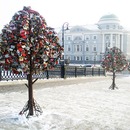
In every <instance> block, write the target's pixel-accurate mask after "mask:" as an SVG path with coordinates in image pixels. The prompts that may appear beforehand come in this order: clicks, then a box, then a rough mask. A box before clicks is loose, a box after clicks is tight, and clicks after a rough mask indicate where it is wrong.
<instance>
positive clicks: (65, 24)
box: [62, 22, 69, 60]
mask: <svg viewBox="0 0 130 130" xmlns="http://www.w3.org/2000/svg"><path fill="white" fill-rule="evenodd" d="M68 25H69V23H68V22H65V23H64V24H63V25H62V47H63V48H64V41H65V40H64V38H65V31H66V30H69V28H68ZM65 26H66V28H65ZM64 53H65V48H64ZM64 58H65V55H63V60H64Z"/></svg>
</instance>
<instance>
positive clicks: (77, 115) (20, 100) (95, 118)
mask: <svg viewBox="0 0 130 130" xmlns="http://www.w3.org/2000/svg"><path fill="white" fill-rule="evenodd" d="M91 78H93V77H91ZM91 78H88V79H89V80H90V81H88V82H87V78H86V82H82V80H81V81H80V80H79V83H76V84H70V85H61V86H58V87H51V86H50V87H43V88H41V87H40V89H34V98H35V100H36V101H37V103H38V104H39V105H40V106H41V108H42V110H43V114H42V115H40V116H38V117H31V118H29V119H27V118H26V117H25V116H24V115H22V116H21V115H18V113H19V112H20V111H21V110H22V108H23V106H24V105H25V103H26V101H27V99H28V92H27V91H23V90H19V91H16V92H12V91H11V92H10V91H9V92H4V93H2V92H1V93H0V130H130V77H129V76H125V77H122V76H119V77H117V78H116V85H117V87H118V88H119V89H115V90H110V89H109V86H110V85H111V82H112V80H111V77H110V76H109V77H104V78H102V79H101V80H100V77H95V79H96V78H97V79H99V80H96V81H93V80H92V81H91ZM77 79H82V77H81V78H75V81H76V80H77ZM65 80H66V81H67V80H68V82H69V79H65ZM42 82H43V86H44V82H47V81H42ZM48 82H49V80H48ZM55 82H58V81H57V80H56V79H55ZM61 82H64V80H61ZM40 85H41V84H40ZM54 86H55V85H54Z"/></svg>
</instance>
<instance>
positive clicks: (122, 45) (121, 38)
mask: <svg viewBox="0 0 130 130" xmlns="http://www.w3.org/2000/svg"><path fill="white" fill-rule="evenodd" d="M120 41H121V51H123V49H124V48H123V34H121V40H120Z"/></svg>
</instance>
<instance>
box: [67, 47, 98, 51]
mask: <svg viewBox="0 0 130 130" xmlns="http://www.w3.org/2000/svg"><path fill="white" fill-rule="evenodd" d="M73 47H74V52H81V51H83V49H82V48H83V46H82V45H74V46H73ZM71 49H72V48H71V47H70V45H66V51H72V50H71ZM85 51H97V47H96V46H93V47H92V50H90V47H89V46H88V45H86V47H85Z"/></svg>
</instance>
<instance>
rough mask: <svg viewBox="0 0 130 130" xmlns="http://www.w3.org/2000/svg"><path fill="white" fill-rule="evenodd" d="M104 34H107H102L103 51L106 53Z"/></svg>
mask: <svg viewBox="0 0 130 130" xmlns="http://www.w3.org/2000/svg"><path fill="white" fill-rule="evenodd" d="M104 35H105V34H102V49H101V50H102V53H104V52H105V43H104Z"/></svg>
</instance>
